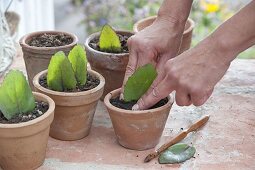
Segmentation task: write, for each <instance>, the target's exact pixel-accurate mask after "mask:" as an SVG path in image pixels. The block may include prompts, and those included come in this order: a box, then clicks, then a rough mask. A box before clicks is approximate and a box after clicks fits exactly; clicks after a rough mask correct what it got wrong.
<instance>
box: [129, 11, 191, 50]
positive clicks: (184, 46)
mask: <svg viewBox="0 0 255 170" xmlns="http://www.w3.org/2000/svg"><path fill="white" fill-rule="evenodd" d="M156 18H157V16H151V17H147V18H144V19H141V20H139V21H137V22H136V23H135V24H134V26H133V30H134V32H135V33H137V32H139V31H141V30H143V29H144V28H146V27H148V26H150V25H151V24H152V23H153V22H154V20H155V19H156ZM194 26H195V23H194V21H193V20H192V19H190V18H189V19H188V20H187V22H186V25H185V29H184V32H183V37H182V43H181V47H180V51H179V54H181V53H182V52H184V51H185V50H188V49H189V48H190V45H191V40H192V31H193V28H194Z"/></svg>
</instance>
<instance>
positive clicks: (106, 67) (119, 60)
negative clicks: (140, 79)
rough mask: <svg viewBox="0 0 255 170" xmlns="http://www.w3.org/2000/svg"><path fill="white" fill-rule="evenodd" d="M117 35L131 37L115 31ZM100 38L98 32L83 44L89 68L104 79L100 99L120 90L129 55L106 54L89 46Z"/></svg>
mask: <svg viewBox="0 0 255 170" xmlns="http://www.w3.org/2000/svg"><path fill="white" fill-rule="evenodd" d="M116 32H117V33H118V34H121V35H127V36H131V35H133V33H132V32H129V31H116ZM99 36H100V32H97V33H94V34H91V35H90V36H89V37H88V38H87V39H86V42H85V49H86V54H87V58H88V61H89V63H90V65H91V68H92V69H93V70H95V71H97V72H99V73H100V74H102V75H103V77H104V78H105V89H104V93H103V96H102V97H101V99H102V100H103V99H104V97H105V95H106V94H107V93H109V92H110V91H112V90H114V89H117V88H120V87H121V86H122V83H123V79H124V76H125V71H126V66H127V63H128V57H129V53H118V54H114V53H107V52H101V51H97V50H95V49H93V48H91V47H90V46H89V43H90V42H91V40H93V39H95V38H96V37H99Z"/></svg>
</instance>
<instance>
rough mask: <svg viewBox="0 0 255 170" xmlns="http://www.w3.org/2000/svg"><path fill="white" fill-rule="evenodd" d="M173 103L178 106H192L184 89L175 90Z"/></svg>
mask: <svg viewBox="0 0 255 170" xmlns="http://www.w3.org/2000/svg"><path fill="white" fill-rule="evenodd" d="M175 101H176V104H177V105H178V106H189V105H191V104H192V102H191V98H190V95H189V94H188V91H186V90H185V89H178V90H176V93H175Z"/></svg>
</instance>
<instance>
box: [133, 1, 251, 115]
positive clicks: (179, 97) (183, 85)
mask: <svg viewBox="0 0 255 170" xmlns="http://www.w3.org/2000/svg"><path fill="white" fill-rule="evenodd" d="M254 44H255V0H253V1H252V2H250V3H249V4H248V5H247V6H246V7H244V8H243V9H241V10H240V11H239V12H238V13H237V14H235V15H234V16H233V17H232V18H230V19H229V20H227V21H226V22H225V23H223V24H222V25H221V26H220V27H219V28H218V29H216V30H215V31H214V32H213V33H212V34H211V35H210V36H208V37H207V38H206V39H204V40H203V41H202V42H200V43H199V44H198V45H197V46H196V47H194V48H192V49H190V50H188V51H186V52H184V53H182V54H181V55H179V56H177V57H175V58H172V59H170V60H168V61H167V62H166V64H165V65H164V71H163V72H160V73H159V75H158V77H160V79H161V80H162V81H160V83H159V84H158V85H157V86H155V87H154V88H153V90H152V91H151V92H148V93H146V94H145V95H144V96H143V97H142V98H141V99H140V100H139V101H138V102H137V105H135V106H134V107H133V109H134V110H139V109H146V108H149V107H150V106H152V105H154V104H155V103H156V102H157V101H159V100H160V99H162V98H164V97H166V96H167V95H168V94H169V93H171V92H172V91H174V90H175V91H176V103H177V104H178V105H180V106H188V105H190V104H192V103H193V104H194V105H196V106H200V105H202V104H204V103H205V102H206V100H207V99H208V98H209V97H210V95H211V94H212V91H213V89H214V86H215V85H216V84H217V82H218V81H219V80H220V79H221V78H222V77H223V76H224V74H225V72H226V71H227V69H228V67H229V65H230V63H231V61H232V60H233V59H234V58H236V56H237V55H238V54H239V53H240V52H242V51H244V50H245V49H247V48H249V47H250V46H252V45H254ZM162 77H163V78H162ZM157 79H158V78H157Z"/></svg>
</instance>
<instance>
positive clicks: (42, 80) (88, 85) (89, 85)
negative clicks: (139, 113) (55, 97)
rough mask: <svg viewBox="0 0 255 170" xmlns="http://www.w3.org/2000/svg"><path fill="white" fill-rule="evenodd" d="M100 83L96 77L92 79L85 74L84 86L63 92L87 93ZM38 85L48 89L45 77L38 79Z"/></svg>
mask: <svg viewBox="0 0 255 170" xmlns="http://www.w3.org/2000/svg"><path fill="white" fill-rule="evenodd" d="M99 83H100V80H99V79H98V78H97V77H94V76H92V75H90V74H87V81H86V84H85V85H83V86H76V88H75V89H72V90H66V91H64V92H80V91H87V90H90V89H93V88H95V87H96V86H98V85H99ZM39 84H40V85H41V86H43V87H44V88H47V89H49V87H48V85H47V77H46V75H44V76H42V77H40V79H39Z"/></svg>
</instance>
